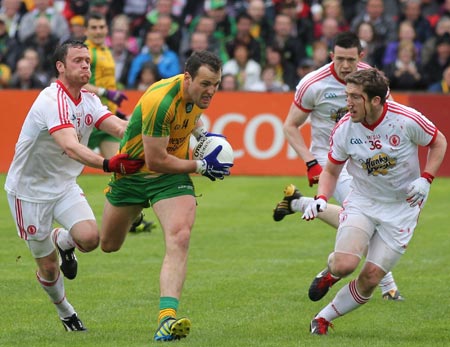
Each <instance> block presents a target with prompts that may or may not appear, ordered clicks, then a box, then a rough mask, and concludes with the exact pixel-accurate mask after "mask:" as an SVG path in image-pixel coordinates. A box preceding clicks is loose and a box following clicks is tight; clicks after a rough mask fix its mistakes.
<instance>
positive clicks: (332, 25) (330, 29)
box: [316, 17, 339, 51]
mask: <svg viewBox="0 0 450 347" xmlns="http://www.w3.org/2000/svg"><path fill="white" fill-rule="evenodd" d="M337 34H339V23H338V21H337V19H336V18H332V17H326V18H324V19H323V21H322V35H321V36H320V37H319V38H318V41H322V42H324V43H325V44H326V45H327V49H328V51H332V50H333V45H334V40H335V39H336V35H337ZM316 41H317V40H316Z"/></svg>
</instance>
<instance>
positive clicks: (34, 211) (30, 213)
mask: <svg viewBox="0 0 450 347" xmlns="http://www.w3.org/2000/svg"><path fill="white" fill-rule="evenodd" d="M8 202H9V208H10V210H11V213H12V216H13V218H14V221H15V223H16V229H17V233H18V235H19V237H20V238H22V239H24V240H26V241H43V240H45V239H47V238H49V236H50V233H51V231H52V229H53V223H54V222H55V221H56V222H58V223H59V224H60V225H61V226H63V227H64V228H65V229H67V230H69V231H70V229H72V227H73V226H74V225H75V224H76V223H78V222H81V221H84V220H95V216H94V212H92V209H91V207H90V206H89V204H88V202H87V200H86V198H85V196H84V193H83V191H82V190H81V188H80V187H79V186H78V185H76V184H74V185H72V186H69V187H68V190H67V192H66V194H64V196H62V197H61V198H60V199H58V200H54V201H49V202H44V203H36V202H29V201H25V200H21V199H18V198H16V196H14V195H11V194H8Z"/></svg>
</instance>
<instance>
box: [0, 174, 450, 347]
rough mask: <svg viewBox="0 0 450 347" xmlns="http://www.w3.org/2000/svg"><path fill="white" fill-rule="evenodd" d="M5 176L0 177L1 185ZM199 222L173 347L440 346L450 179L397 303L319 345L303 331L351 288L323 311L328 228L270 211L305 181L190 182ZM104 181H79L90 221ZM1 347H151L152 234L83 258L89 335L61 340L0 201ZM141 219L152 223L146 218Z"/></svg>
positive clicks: (416, 241)
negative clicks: (185, 320)
mask: <svg viewBox="0 0 450 347" xmlns="http://www.w3.org/2000/svg"><path fill="white" fill-rule="evenodd" d="M4 179H5V176H4V175H1V176H0V184H1V186H3V183H4ZM194 179H195V184H196V187H197V193H198V194H201V195H202V196H201V197H199V198H198V210H197V220H196V223H195V227H194V230H193V234H192V240H191V246H190V247H191V249H190V257H189V265H188V275H187V279H186V283H185V287H184V291H183V296H182V298H181V302H180V308H179V315H180V316H188V317H189V318H190V319H191V320H192V324H193V327H192V332H191V334H190V336H189V337H188V338H187V339H184V340H182V341H179V342H175V344H176V345H177V346H196V347H221V346H224V347H234V346H236V347H247V346H258V347H264V346H274V347H278V346H282V347H284V346H286V347H287V346H333V347H339V346H345V347H348V346H371V347H372V346H383V347H384V346H408V347H411V346H421V347H422V346H433V347H437V346H449V326H450V318H449V316H450V315H449V307H450V294H449V291H448V283H449V279H450V275H449V272H448V269H447V266H448V264H449V263H450V254H449V249H450V247H449V246H450V242H449V234H448V232H449V230H450V227H449V217H448V216H449V215H448V213H449V212H448V211H449V200H448V196H449V195H450V179H443V178H439V179H437V180H436V181H435V183H433V187H432V193H431V198H430V199H429V201H428V203H427V206H426V207H425V209H424V211H423V213H422V215H421V218H420V223H419V227H418V228H417V229H416V234H415V236H414V238H413V241H412V242H411V244H410V247H409V249H408V251H407V252H406V254H405V255H404V256H403V258H402V259H401V261H400V263H399V264H398V265H397V267H396V268H395V270H394V276H395V278H396V281H397V283H398V285H399V287H400V289H401V291H402V294H404V296H405V297H406V301H405V302H403V303H397V302H386V301H383V300H381V295H380V291H379V290H378V289H377V291H376V293H375V294H374V298H373V299H372V300H371V301H370V302H369V303H368V304H367V305H366V306H364V307H363V308H361V309H359V310H356V311H354V312H352V313H350V314H348V315H346V316H344V317H342V318H339V319H336V320H335V321H334V324H335V329H334V331H331V333H330V334H329V335H328V336H323V337H322V336H311V335H310V334H309V330H308V329H309V322H310V320H311V318H312V316H313V315H314V314H315V313H317V312H318V311H319V310H320V309H321V308H322V307H323V306H324V305H325V304H327V303H328V301H329V300H330V299H331V298H332V297H333V296H334V294H335V293H336V291H337V290H338V289H339V288H340V287H341V286H342V285H343V284H344V283H347V282H348V280H343V281H341V282H339V283H338V284H336V286H335V287H333V288H332V289H331V291H330V293H329V294H328V296H327V297H326V298H325V299H323V300H322V301H320V302H315V303H313V302H311V301H309V299H308V297H307V290H308V287H309V284H310V282H311V280H312V278H313V277H314V276H315V275H316V273H317V272H318V271H320V270H321V269H322V268H323V267H324V265H325V263H326V259H327V256H328V253H329V252H330V251H331V250H332V248H333V245H334V230H333V229H332V228H330V227H328V226H326V225H325V224H323V223H321V222H316V221H314V222H309V223H308V222H304V221H302V220H301V219H300V215H295V216H289V217H287V218H286V220H283V221H282V222H280V223H275V222H273V220H272V208H273V207H274V205H275V203H276V202H277V201H278V200H279V199H280V198H281V197H282V189H283V187H284V186H285V185H286V184H288V183H291V182H292V183H296V184H297V185H298V186H300V187H302V190H303V193H305V194H313V193H314V190H313V189H311V188H309V187H307V188H304V189H303V187H305V186H306V178H304V177H300V178H298V177H297V178H294V177H229V178H227V179H225V180H224V181H222V182H214V183H213V182H209V180H207V179H205V178H201V177H200V178H197V177H195V178H194ZM106 182H107V177H105V176H82V177H81V178H80V180H79V183H80V185H81V186H82V187H83V189H84V190H85V193H86V195H87V197H88V200H89V201H90V203H91V206H92V207H93V209H94V211H95V213H96V215H97V217H98V220H99V222H101V221H100V216H101V211H102V206H103V201H104V197H103V192H102V188H103V187H104V186H105V184H106ZM0 203H1V209H0V245H1V246H0V264H1V267H0V346H33V347H35V346H58V347H59V346H70V347H77V346H83V347H84V346H126V347H131V346H159V345H160V343H155V342H153V341H152V337H153V333H154V330H155V328H156V318H157V309H158V291H159V289H158V288H159V269H160V265H161V260H162V256H163V252H164V250H163V239H162V233H161V228H160V226H159V225H158V227H157V229H156V230H154V231H153V232H152V233H142V234H136V235H134V234H129V235H128V237H127V240H126V241H125V244H124V246H123V248H122V249H121V250H120V251H119V252H117V253H113V254H105V253H102V252H101V251H100V250H99V249H97V250H95V251H94V252H91V253H88V254H80V253H79V252H78V259H79V274H78V277H77V279H76V280H74V281H68V280H66V281H65V284H66V293H67V297H68V298H69V300H70V302H71V303H72V304H73V305H74V306H75V308H76V310H77V312H78V313H79V315H80V317H81V318H82V320H83V322H84V323H85V325H86V326H87V327H88V329H89V331H88V332H87V333H86V334H82V333H81V334H80V333H65V332H64V330H63V327H62V325H61V323H60V322H59V320H58V317H57V314H56V310H55V309H54V307H53V305H52V304H51V303H50V302H49V299H48V298H47V297H46V295H45V294H44V292H43V291H42V290H41V288H40V287H39V285H38V283H37V281H36V279H35V265H34V260H33V259H32V257H31V256H30V254H29V251H28V250H27V248H26V246H25V244H24V243H23V242H22V241H21V240H20V239H19V238H18V237H17V235H16V232H15V229H14V225H13V220H12V218H11V215H10V213H9V208H8V204H7V202H6V198H5V194H3V195H2V197H1V198H0ZM146 214H147V217H148V218H150V219H153V218H154V215H153V213H152V211H151V210H147V212H146Z"/></svg>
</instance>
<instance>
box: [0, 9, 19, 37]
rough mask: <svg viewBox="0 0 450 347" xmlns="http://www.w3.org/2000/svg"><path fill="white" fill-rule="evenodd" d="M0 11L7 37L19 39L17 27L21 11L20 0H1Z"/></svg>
mask: <svg viewBox="0 0 450 347" xmlns="http://www.w3.org/2000/svg"><path fill="white" fill-rule="evenodd" d="M1 3H2V5H1V8H0V13H1V14H2V15H3V19H4V23H5V25H6V30H7V32H8V35H9V37H11V38H14V39H16V40H17V41H18V40H19V27H20V22H21V20H22V16H23V13H21V11H20V8H21V4H22V1H21V0H3V1H2V2H1Z"/></svg>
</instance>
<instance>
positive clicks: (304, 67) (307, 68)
mask: <svg viewBox="0 0 450 347" xmlns="http://www.w3.org/2000/svg"><path fill="white" fill-rule="evenodd" d="M315 69H316V66H315V64H314V60H312V59H311V58H304V59H302V60H301V61H300V63H299V64H298V66H297V84H298V82H299V81H300V80H301V79H302V78H303V77H305V76H306V75H307V74H309V73H310V72H312V71H314V70H315Z"/></svg>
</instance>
